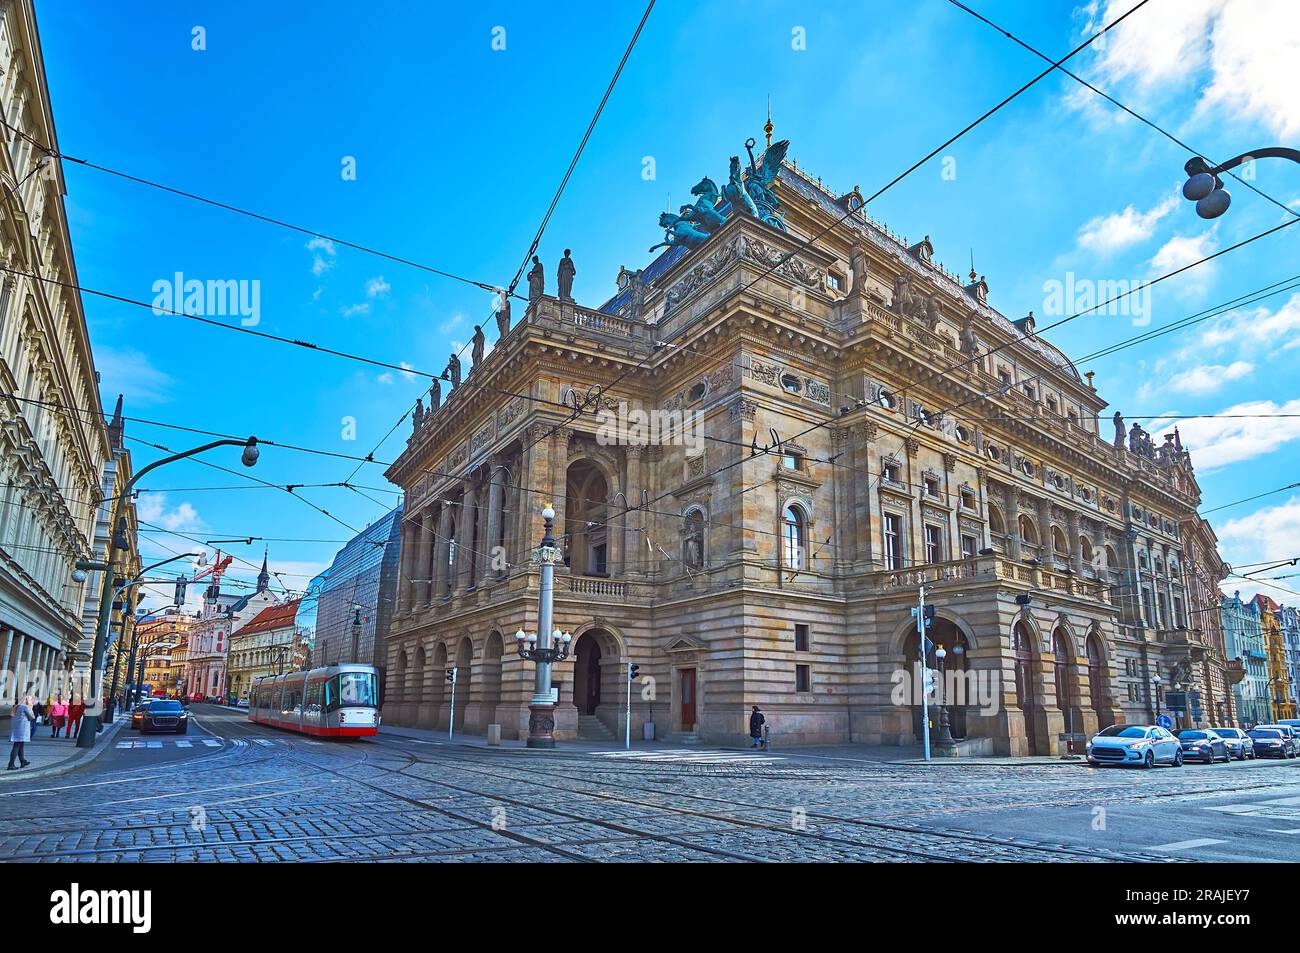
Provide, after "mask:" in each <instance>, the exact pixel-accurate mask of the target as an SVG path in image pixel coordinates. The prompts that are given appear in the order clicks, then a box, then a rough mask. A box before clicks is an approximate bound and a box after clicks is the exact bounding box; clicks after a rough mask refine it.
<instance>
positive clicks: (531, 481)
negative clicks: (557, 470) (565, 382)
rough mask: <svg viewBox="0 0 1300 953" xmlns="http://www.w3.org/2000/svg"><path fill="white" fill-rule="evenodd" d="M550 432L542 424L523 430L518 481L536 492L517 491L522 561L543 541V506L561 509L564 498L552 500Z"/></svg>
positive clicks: (525, 560) (526, 559)
mask: <svg viewBox="0 0 1300 953" xmlns="http://www.w3.org/2000/svg"><path fill="white" fill-rule="evenodd" d="M549 431H550V428H549V427H547V426H546V425H545V424H533V425H531V426H530V427H528V429H527V430H526V431H525V433H524V439H525V440H526V441H527V442H526V443H525V444H524V446H525V450H524V459H523V465H522V467H521V468H520V469H521V472H520V474H519V483H520V485H521V486H524V487H527V488H528V489H529V490H535V491H537V492H533V493H529V492H526V491H525V492H521V493H520V503H521V505H520V507H519V527H520V528H519V536H520V557H521V561H522V562H527V561H528V559H529V557H530V556H531V554H532V550H533V547H534V546H537V545H539V544H540V543H541V541H542V532H543V526H542V509H543V508H544V507H545V506H546V505H547V504H548V503H549V504H551V505H552V506H554V507H555V508H556V510H557V511H560V512H561V513H562V512H563V507H564V500H563V499H551V496H552V492H553V491H552V487H553V486H554V480H553V479H552V477H551V440H550V439H549V438H548V437H547V434H548V433H549ZM561 492H562V490H561Z"/></svg>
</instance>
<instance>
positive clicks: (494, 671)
mask: <svg viewBox="0 0 1300 953" xmlns="http://www.w3.org/2000/svg"><path fill="white" fill-rule="evenodd" d="M504 652H505V640H504V639H502V637H501V633H500V632H492V633H490V634H489V635H488V640H487V645H486V646H484V648H483V713H484V716H485V717H486V718H487V721H486V722H484V724H495V723H496V710H497V705H499V704H500V703H501V656H502V655H503V654H504Z"/></svg>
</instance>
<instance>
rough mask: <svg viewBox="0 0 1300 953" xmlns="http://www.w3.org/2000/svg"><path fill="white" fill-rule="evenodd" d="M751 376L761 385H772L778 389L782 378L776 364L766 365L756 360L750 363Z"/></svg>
mask: <svg viewBox="0 0 1300 953" xmlns="http://www.w3.org/2000/svg"><path fill="white" fill-rule="evenodd" d="M749 374H750V376H751V377H752V378H753V379H754V380H756V381H758V382H759V383H760V384H770V385H772V386H773V387H776V386H777V382H778V379H779V378H780V376H781V369H780V368H779V367H777V366H776V365H775V364H764V363H762V362H761V361H758V360H755V361H752V362H751V363H750V368H749Z"/></svg>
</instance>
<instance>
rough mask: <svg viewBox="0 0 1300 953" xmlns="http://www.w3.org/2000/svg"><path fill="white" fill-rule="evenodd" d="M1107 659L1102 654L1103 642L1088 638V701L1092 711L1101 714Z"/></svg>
mask: <svg viewBox="0 0 1300 953" xmlns="http://www.w3.org/2000/svg"><path fill="white" fill-rule="evenodd" d="M1105 664H1106V663H1105V659H1104V657H1103V656H1102V652H1101V641H1100V640H1099V639H1098V638H1097V636H1095V635H1090V636H1088V700H1089V701H1090V702H1091V703H1092V710H1093V711H1095V712H1097V713H1098V714H1100V713H1101V707H1102V697H1103V696H1102V678H1103V677H1104V672H1105Z"/></svg>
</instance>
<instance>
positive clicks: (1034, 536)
mask: <svg viewBox="0 0 1300 953" xmlns="http://www.w3.org/2000/svg"><path fill="white" fill-rule="evenodd" d="M1020 539H1021V541H1022V542H1024V543H1026V544H1027V545H1029V546H1037V545H1038V527H1036V526H1035V525H1034V521H1033V520H1031V519H1030V518H1029V517H1028V516H1025V515H1024V514H1021V517H1020Z"/></svg>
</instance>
